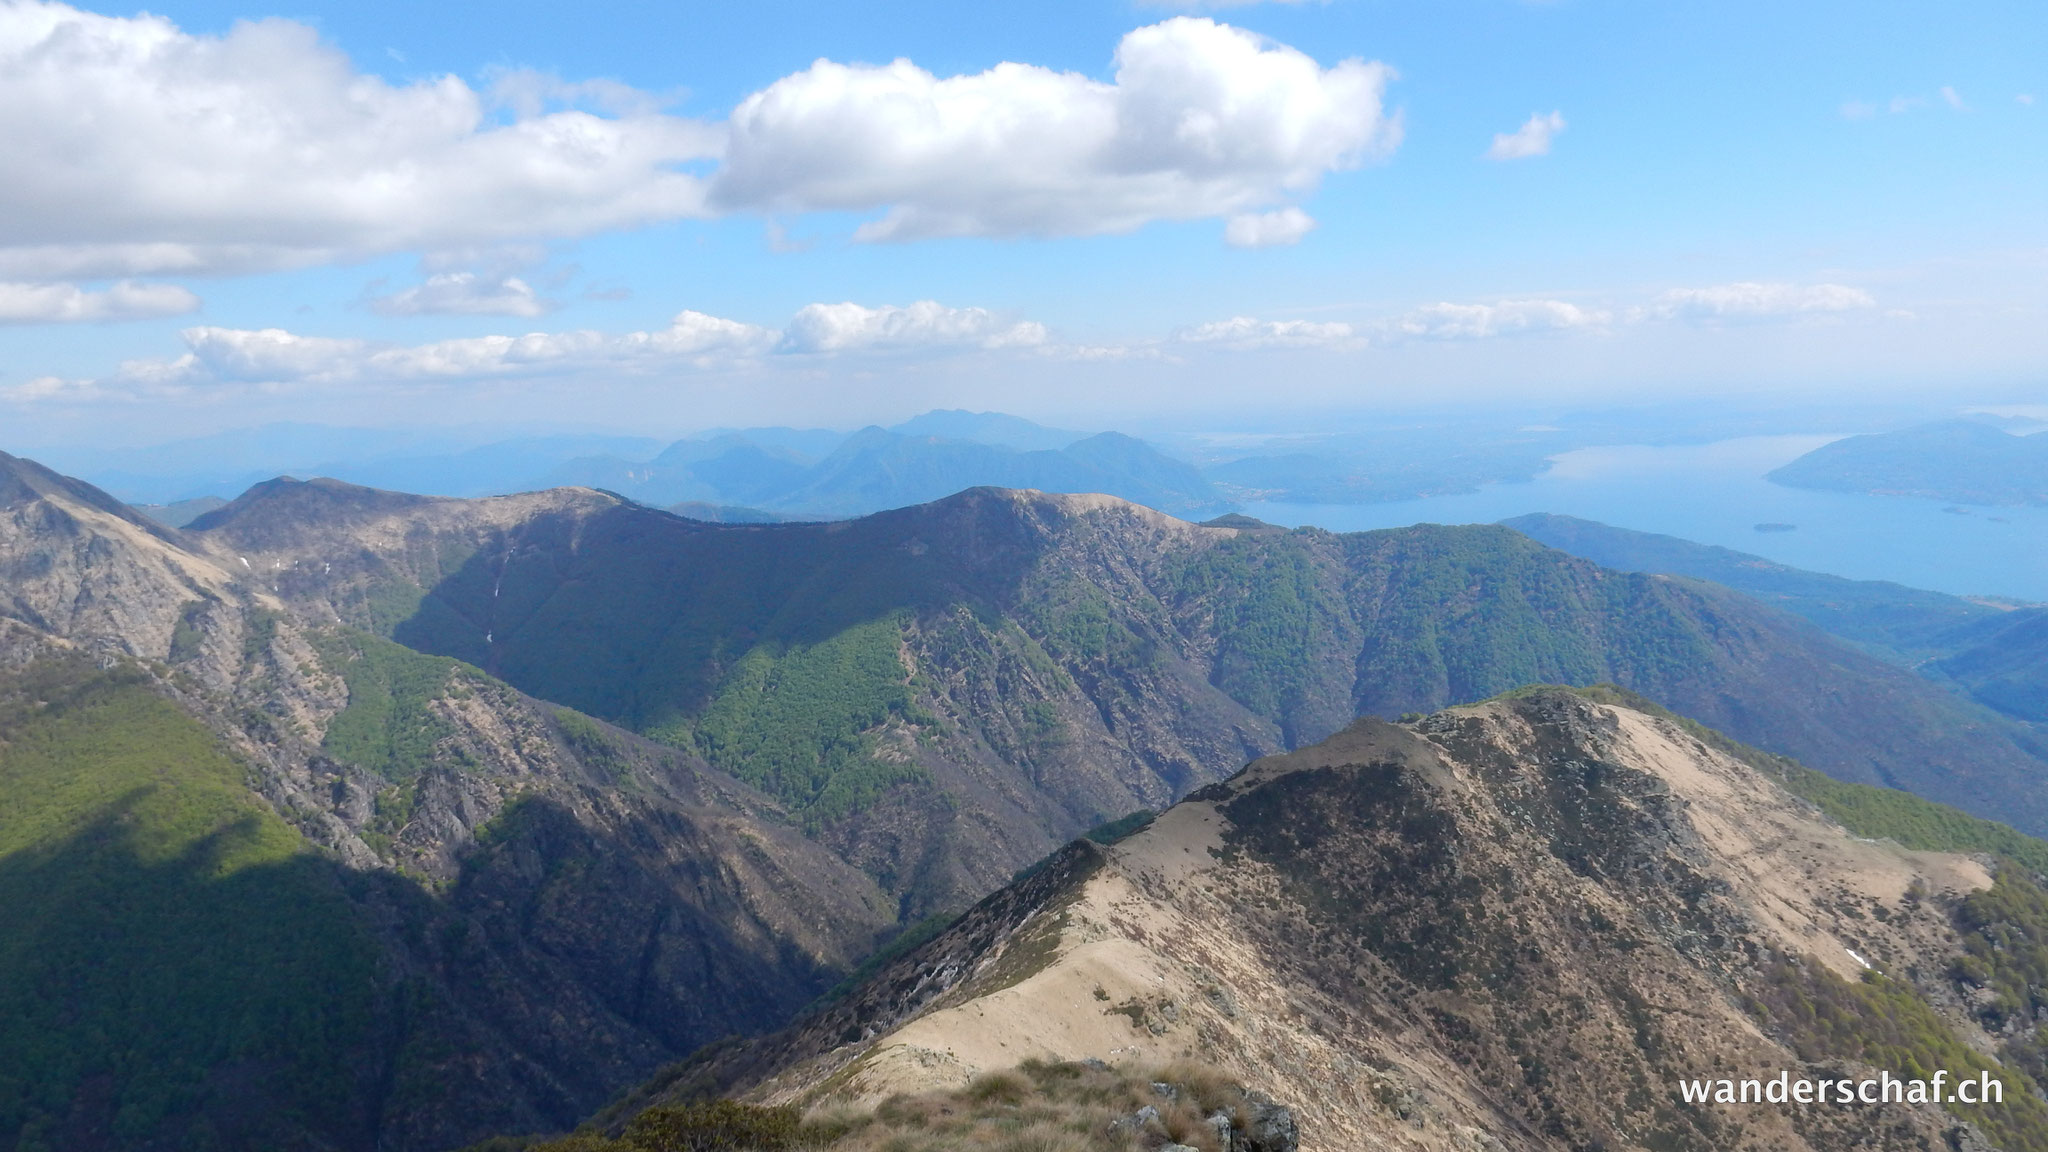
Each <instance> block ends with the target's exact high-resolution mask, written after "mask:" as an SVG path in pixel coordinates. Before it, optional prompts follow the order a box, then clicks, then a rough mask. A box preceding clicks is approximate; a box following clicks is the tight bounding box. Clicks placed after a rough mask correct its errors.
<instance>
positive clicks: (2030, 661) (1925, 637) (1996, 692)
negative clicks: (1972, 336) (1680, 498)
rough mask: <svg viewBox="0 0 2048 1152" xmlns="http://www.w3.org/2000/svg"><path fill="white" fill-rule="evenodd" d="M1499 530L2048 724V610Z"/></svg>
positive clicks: (1541, 529) (1658, 542)
mask: <svg viewBox="0 0 2048 1152" xmlns="http://www.w3.org/2000/svg"><path fill="white" fill-rule="evenodd" d="M1998 434H1999V435H2003V433H1998ZM1502 523H1503V524H1504V525H1506V526H1507V527H1509V528H1513V529H1515V530H1516V531H1518V532H1520V533H1522V534H1523V535H1524V536H1528V537H1530V538H1531V539H1533V540H1536V541H1538V542H1539V543H1543V544H1547V545H1549V546H1550V547H1552V548H1556V549H1557V550H1559V551H1561V552H1569V553H1571V554H1572V555H1574V556H1578V557H1580V558H1582V559H1586V560H1591V561H1592V562H1594V563H1595V564H1599V565H1601V566H1602V567H1606V568H1613V569H1617V570H1619V571H1623V572H1650V573H1660V574H1664V575H1672V576H1689V577H1692V578H1694V579H1697V580H1711V581H1713V582H1714V583H1716V584H1722V585H1725V586H1727V587H1730V588H1733V589H1735V590H1737V591H1739V592H1744V593H1747V594H1749V595H1750V596H1753V597H1755V598H1756V599H1758V600H1762V601H1764V602H1765V603H1767V604H1771V605H1774V606H1776V607H1779V608H1782V609H1784V610H1785V611H1787V612H1790V613H1792V614H1793V615H1795V616H1800V617H1803V618H1805V619H1806V620H1808V621H1809V622H1811V623H1813V624H1814V625H1816V626H1818V627H1820V628H1822V629H1824V630H1826V631H1828V632H1831V633H1833V634H1835V635H1836V636H1840V637H1842V638H1843V639H1845V640H1852V641H1855V642H1856V643H1858V644H1860V645H1862V646H1863V647H1864V648H1865V649H1866V650H1869V651H1871V652H1873V653H1875V654H1877V655H1880V656H1883V657H1885V658H1887V659H1889V660H1891V661H1893V662H1894V663H1898V664H1904V665H1906V666H1908V667H1912V668H1914V669H1915V670H1917V671H1918V672H1920V673H1921V675H1923V676H1926V677H1927V678H1928V679H1931V680H1934V681H1937V682H1939V683H1944V684H1947V685H1949V686H1950V687H1952V688H1955V689H1957V690H1958V691H1960V692H1962V693H1963V694H1965V695H1967V696H1970V697H1971V698H1973V699H1975V700H1976V701H1977V702H1978V703H1980V704H1983V705H1986V706H1987V707H1990V708H1993V709H1996V710H1998V711H2000V712H2003V713H2005V714H2006V715H2008V716H2012V717H2014V718H2016V719H2020V720H2026V721H2030V722H2033V723H2048V608H2040V607H2032V608H2012V607H2010V606H2009V605H1994V604H1987V603H1980V602H1978V601H1975V600H1966V599H1964V598H1963V597H1960V596H1949V595H1945V594H1943V593H1940V592H1928V591H1924V590H1922V589H1919V588H1908V587H1906V586H1904V585H1902V584H1893V583H1891V582H1889V581H1884V580H1850V579H1847V578H1845V577H1841V576H1831V575H1828V574H1826V573H1822V572H1807V571H1802V570H1801V569H1798V568H1790V567H1787V566H1785V565H1783V564H1779V563H1777V562H1776V561H1773V560H1766V559H1764V558H1763V557H1761V556H1752V555H1750V554H1749V553H1746V552H1737V551H1735V550H1734V549H1732V548H1722V547H1718V546H1715V545H1711V544H1697V543H1694V542H1693V541H1690V540H1681V539H1679V538H1678V537H1676V536H1664V535H1660V534H1658V533H1654V532H1635V531H1631V530H1629V529H1626V528H1615V527H1612V526H1610V525H1606V524H1600V523H1596V522H1594V521H1591V520H1581V519H1578V518H1577V517H1573V516H1552V515H1543V514H1539V515H1534V516H1517V517H1515V518H1514V519H1512V520H1504V521H1502Z"/></svg>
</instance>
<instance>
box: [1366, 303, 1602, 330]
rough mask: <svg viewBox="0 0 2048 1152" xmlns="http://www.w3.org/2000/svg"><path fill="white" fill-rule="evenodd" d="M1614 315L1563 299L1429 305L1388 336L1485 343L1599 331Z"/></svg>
mask: <svg viewBox="0 0 2048 1152" xmlns="http://www.w3.org/2000/svg"><path fill="white" fill-rule="evenodd" d="M1610 319H1612V316H1611V315H1610V314H1609V313H1607V312H1604V311H1601V310H1598V309H1587V308H1581V307H1579V306H1578V305H1576V304H1571V303H1567V302H1565V301H1563V300H1502V301H1500V302H1498V303H1494V304H1452V303H1441V304H1430V305H1427V306H1425V307H1422V308H1417V309H1415V310H1414V311H1412V312H1409V313H1407V314H1405V315H1402V316H1398V317H1396V318H1394V319H1393V320H1391V321H1389V322H1388V323H1387V325H1386V332H1387V335H1389V336H1392V337H1403V338H1407V339H1416V340H1483V339H1486V338H1488V337H1492V336H1510V335H1515V334H1518V333H1528V332H1560V331H1566V330H1569V329H1574V328H1596V327H1600V326H1602V325H1605V324H1606V323H1607V322H1608V321H1609V320H1610Z"/></svg>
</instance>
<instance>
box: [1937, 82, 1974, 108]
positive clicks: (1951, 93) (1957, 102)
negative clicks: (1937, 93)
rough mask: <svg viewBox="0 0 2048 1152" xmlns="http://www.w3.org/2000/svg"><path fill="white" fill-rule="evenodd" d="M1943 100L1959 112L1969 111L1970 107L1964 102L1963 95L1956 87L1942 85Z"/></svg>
mask: <svg viewBox="0 0 2048 1152" xmlns="http://www.w3.org/2000/svg"><path fill="white" fill-rule="evenodd" d="M1941 102H1942V103H1944V104H1946V105H1948V106H1949V107H1950V108H1953V109H1954V110H1956V111H1957V112H1967V111H1969V108H1970V106H1969V105H1968V104H1965V103H1963V98H1962V96H1960V95H1959V94H1957V92H1956V90H1955V89H1954V88H1951V87H1949V86H1948V85H1946V84H1944V85H1942V86H1941Z"/></svg>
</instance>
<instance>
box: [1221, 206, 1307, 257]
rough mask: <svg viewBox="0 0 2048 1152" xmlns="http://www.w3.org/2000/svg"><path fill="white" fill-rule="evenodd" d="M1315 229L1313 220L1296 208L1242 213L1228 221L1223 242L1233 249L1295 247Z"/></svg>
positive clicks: (1224, 228)
mask: <svg viewBox="0 0 2048 1152" xmlns="http://www.w3.org/2000/svg"><path fill="white" fill-rule="evenodd" d="M1315 226H1316V222H1315V218H1314V217H1312V216H1310V215H1309V214H1308V213H1306V212H1303V211H1302V210H1301V209H1299V208H1292V207H1290V208H1282V209H1280V210H1279V211H1277V212H1245V213H1242V214H1240V215H1236V216H1232V217H1231V218H1230V222H1229V223H1228V224H1225V225H1224V226H1223V242H1224V243H1225V244H1228V245H1230V246H1231V247H1233V248H1274V247H1278V246H1281V245H1286V244H1298V243H1300V242H1301V238H1302V237H1303V236H1306V235H1308V234H1309V230H1310V229H1312V228H1314V227H1315Z"/></svg>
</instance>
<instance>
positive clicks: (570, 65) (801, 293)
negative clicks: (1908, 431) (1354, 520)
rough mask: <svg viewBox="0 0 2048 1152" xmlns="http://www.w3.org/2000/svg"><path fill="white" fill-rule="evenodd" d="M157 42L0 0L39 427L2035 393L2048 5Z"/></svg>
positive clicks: (891, 23) (371, 22)
mask: <svg viewBox="0 0 2048 1152" xmlns="http://www.w3.org/2000/svg"><path fill="white" fill-rule="evenodd" d="M151 12H153V13H154V14H155V16H154V18H151V19H145V18H140V17H138V14H137V12H136V11H135V10H131V9H127V8H111V7H102V8H97V9H90V10H80V9H74V8H65V7H62V6H58V5H51V4H40V3H39V4H24V3H19V2H13V0H9V2H0V156H4V157H6V168H7V170H8V171H9V172H10V173H16V174H19V173H43V172H51V173H54V174H55V175H53V176H51V177H50V178H49V179H47V180H43V181H37V180H29V181H26V182H25V185H26V187H23V186H22V185H24V182H23V181H20V180H18V179H11V180H10V181H9V183H10V184H12V185H16V187H15V189H14V191H12V192H7V191H0V218H11V219H12V220H13V223H12V224H0V317H4V318H6V319H7V320H9V321H10V322H9V323H7V324H5V326H0V421H5V422H6V423H8V424H10V425H12V426H14V428H15V429H16V433H15V437H16V439H18V440H21V441H26V442H33V441H35V440H36V439H38V438H42V439H64V438H75V437H77V436H79V435H84V434H88V433H92V434H104V435H110V436H116V437H121V438H126V439H131V440H133V439H147V438H149V436H151V435H153V434H156V433H159V432H164V431H170V430H175V431H179V432H185V431H203V430H207V429H209V428H213V427H221V426H227V425H232V424H238V423H255V422H259V421H261V420H264V419H276V418H281V417H292V418H301V419H315V420H328V421H334V422H344V423H378V422H392V423H422V422H424V423H436V422H473V421H477V420H502V421H505V422H508V423H521V422H523V423H526V424H561V425H568V424H577V425H581V426H592V427H611V428H622V429H635V430H640V429H644V430H649V431H660V432H663V433H666V432H680V431H686V430H689V429H691V428H693V427H702V426H705V425H709V424H718V423H766V422H797V423H839V424H848V423H859V422H864V421H867V420H881V419H888V418H894V417H900V416H902V415H907V414H908V413H910V412H914V411H917V410H920V409H922V408H925V407H931V406H935V405H958V406H967V407H975V408H999V409H1004V410H1009V411H1017V412H1022V413H1024V414H1027V415H1035V416H1039V417H1041V418H1045V419H1048V420H1054V421H1063V422H1066V423H1070V424H1072V423H1090V422H1092V423H1103V422H1107V421H1110V420H1115V419H1132V418H1138V417H1142V416H1145V415H1147V414H1157V413H1160V412H1164V411H1175V410H1180V411H1192V412H1214V413H1216V414H1217V416H1216V418H1217V419H1224V418H1226V417H1227V414H1228V413H1230V412H1232V411H1235V410H1243V409H1246V408H1257V409H1263V410H1268V411H1270V410H1273V409H1281V410H1288V409H1299V410H1300V411H1302V412H1304V413H1307V412H1315V411H1326V410H1329V409H1331V408H1333V407H1343V406H1347V405H1349V406H1358V407H1371V406H1374V405H1399V404H1408V403H1416V402H1422V401H1428V402H1443V401H1447V400H1448V401H1468V400H1469V401H1471V402H1475V403H1480V402H1494V401H1497V400H1499V399H1501V398H1512V399H1516V400H1526V401H1538V402H1540V401H1542V400H1544V399H1547V398H1555V399H1559V400H1566V399H1569V400H1582V399H1600V398H1623V399H1639V398H1641V397H1643V396H1644V395H1646V394H1648V395H1657V396H1666V395H1668V396H1673V397H1679V396H1684V397H1697V396H1703V395H1705V396H1712V395H1728V396H1731V397H1758V396H1762V397H1768V396H1771V395H1775V394H1780V393H1787V394H1789V393H1799V394H1828V393H1836V394H1849V395H1854V394H1858V393H1865V392H1884V393H1887V394H1891V393H1922V394H1928V395H1936V396H1942V397H1947V398H1951V399H1953V400H1954V401H1955V402H1956V403H1958V404H1962V403H1986V402H2000V401H2003V402H2015V401H2027V400H2038V399H2040V393H2041V390H2042V389H2041V385H2042V383H2043V380H2044V372H2043V369H2044V367H2048V337H2044V336H2043V333H2044V332H2048V323H2044V322H2048V290H2044V289H2048V211H2044V209H2048V195H2044V192H2048V119H2044V118H2048V14H2044V13H2043V11H2042V9H2041V8H2040V6H2039V5H2038V4H2021V3H2005V4H1999V3H1982V4H1958V5H1939V6H1937V5H1928V4H1884V3H1878V4H1873V3H1855V4H1849V3H1839V4H1838V3H1807V4H1800V5H1782V4H1749V3H1727V2H1721V3H1712V4H1708V3H1642V2H1634V3H1624V2H1619V0H1615V2H1607V3H1600V2H1583V0H1557V2H1554V3H1519V2H1515V0H1464V2H1456V0H1454V2H1447V3H1444V2H1440V3H1428V4H1425V3H1420V2H1416V3H1393V2H1386V3H1371V2H1364V0H1331V2H1329V3H1323V4H1315V3H1301V4H1278V3H1268V4H1248V5H1235V6H1228V7H1207V8H1191V7H1177V6H1163V5H1151V4H1147V5H1132V4H1127V3H1093V4H1048V3H1033V4H1029V5H1026V4H1008V3H984V4H980V5H973V6H966V5H957V4H893V5H888V4H868V5H858V6H850V5H835V4H817V3H795V2H783V3H757V4H751V5H716V6H714V5H671V6H666V7H661V8H658V9H657V8H655V7H653V6H643V5H628V4H620V3H597V4H585V5H581V6H577V7H575V8H574V9H573V10H572V9H570V8H568V7H566V6H562V5H556V4H550V5H538V4H522V3H510V4H508V3H493V4H491V5H488V6H486V5H482V4H466V3H465V4H439V5H432V6H420V5H399V4H395V3H351V4H348V5H332V6H324V5H311V6H305V5H300V6H295V7H292V8H286V9H252V8H248V7H244V6H240V5H229V4H219V3H211V2H209V3H171V4H167V5H163V6H161V7H158V8H153V9H151ZM1191 18H1192V20H1200V21H1208V22H1210V23H1202V24H1197V23H1193V22H1191ZM247 21H265V22H266V23H262V24H259V25H253V26H252V25H249V24H247V23H244V22H247ZM1127 38H1128V39H1127ZM1120 45H1121V46H1122V47H1120ZM109 53H111V54H112V56H113V57H114V58H118V59H120V60H121V61H122V64H121V65H120V70H119V71H118V72H117V73H106V72H98V71H95V69H96V68H102V67H106V65H105V64H104V63H103V61H104V60H105V59H107V58H108V55H109ZM1120 53H1121V54H1120ZM95 54H97V55H95ZM124 54H125V55H124ZM821 59H822V60H825V61H830V62H833V64H834V65H839V66H845V65H852V66H854V67H852V68H851V69H847V68H839V69H837V70H833V69H830V68H828V69H826V70H824V71H818V70H813V61H816V60H821ZM897 59H904V60H907V61H909V62H910V66H913V67H914V69H915V70H921V71H912V72H908V73H902V74H889V73H885V72H882V71H879V70H878V68H879V67H880V66H887V65H889V64H890V62H891V61H894V60H897ZM96 60H98V61H101V63H95V61H96ZM863 65H871V66H877V67H873V68H869V67H861V66H863ZM1018 66H1023V67H1021V68H1020V67H1018ZM1120 67H1122V68H1124V69H1125V73H1124V75H1122V76H1120V75H1119V68H1120ZM991 69H994V70H995V71H994V72H991V71H990V70H991ZM926 74H928V75H926ZM1076 74H1077V75H1076ZM109 77H113V78H112V79H110V78H109ZM906 77H907V79H906ZM955 78H960V79H955ZM131 79H132V80H133V84H132V86H131V85H130V80H131ZM920 85H923V86H924V87H920ZM934 85H935V86H934ZM131 87H132V91H131ZM764 92H765V93H766V96H763V97H759V98H756V99H755V100H754V103H753V104H748V103H747V102H748V101H749V100H750V98H754V97H756V94H761V93H764ZM124 93H125V94H124ZM2032 97H2039V98H2040V99H2039V100H2033V99H2030V98H2032ZM892 101H893V102H894V103H891V102H892ZM920 101H923V103H919V102H920ZM9 107H12V109H13V112H12V113H9V112H8V108H9ZM465 108H468V109H470V110H471V111H472V112H474V113H475V114H476V115H478V116H480V119H478V120H477V121H475V122H474V123H464V122H462V116H463V110H464V109H465ZM746 108H751V109H752V111H751V112H747V111H745V109H746ZM890 108H895V109H896V113H895V114H892V113H890V112H889V109H890ZM735 109H743V114H742V115H741V116H740V117H739V118H738V119H735ZM1262 109H1263V110H1262ZM921 116H927V117H937V118H938V120H943V121H944V122H945V124H946V127H944V128H943V129H932V130H930V131H925V130H924V129H921V128H919V127H918V126H919V125H920V124H922V123H924V121H923V120H920V119H919V118H920V117H921ZM1061 117H1068V118H1070V119H1067V120H1062V119H1060V118H1061ZM444 121H445V122H444ZM934 122H936V121H934ZM1055 123H1057V124H1059V125H1061V127H1057V128H1049V127H1048V125H1051V124H1055ZM1091 125H1092V126H1094V127H1096V128H1100V129H1101V131H1102V132H1103V133H1104V134H1105V135H1104V136H1103V140H1106V141H1109V143H1107V144H1104V143H1103V142H1102V141H1095V142H1094V143H1092V144H1091V143H1089V142H1088V140H1089V139H1090V138H1089V137H1088V133H1089V131H1091V130H1092V129H1091V127H1090V126H1091ZM1189 125H1193V126H1194V127H1192V128H1190V127H1189ZM927 127H928V126H927ZM1191 132H1192V133H1193V134H1194V135H1193V136H1189V135H1188V133H1191ZM590 133H596V134H597V136H589V134H590ZM1176 133H1178V135H1176ZM586 137H587V139H586ZM598 137H602V141H603V142H602V143H601V145H592V144H590V143H589V142H588V140H589V139H597V138H598ZM1191 141H1192V142H1191ZM593 148H596V149H597V151H599V152H604V150H605V149H611V151H609V152H604V155H605V157H606V158H605V159H603V160H602V161H601V162H599V161H593V160H590V159H589V157H590V156H592V155H594V154H596V153H594V152H593V151H592V149H593ZM422 174H424V175H422ZM1311 221H1312V224H1311V223H1310V222H1311ZM863 226H865V228H864V227H863ZM1230 240H1235V241H1237V243H1231V242H1228V241H1230ZM920 302H930V303H929V304H926V305H924V306H922V307H919V305H920ZM821 306H822V307H821ZM686 312H687V313H689V314H691V315H692V316H693V317H694V318H693V319H688V320H684V321H679V320H678V319H677V318H678V316H679V315H680V314H684V313H686ZM529 334H531V336H530V338H527V339H525V340H523V341H522V342H518V343H513V342H507V341H500V342H499V343H498V344H489V343H488V342H480V341H483V338H488V337H528V336H529ZM636 334H638V335H636ZM124 364H125V367H124Z"/></svg>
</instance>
